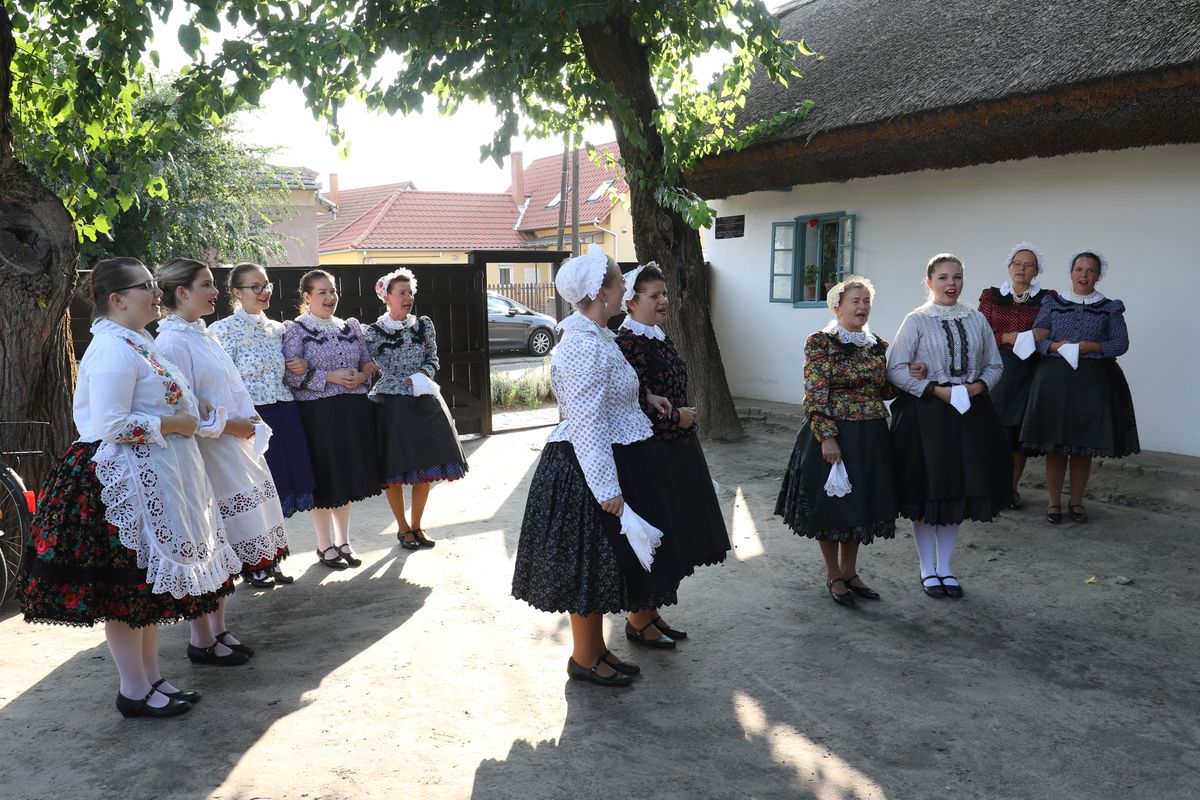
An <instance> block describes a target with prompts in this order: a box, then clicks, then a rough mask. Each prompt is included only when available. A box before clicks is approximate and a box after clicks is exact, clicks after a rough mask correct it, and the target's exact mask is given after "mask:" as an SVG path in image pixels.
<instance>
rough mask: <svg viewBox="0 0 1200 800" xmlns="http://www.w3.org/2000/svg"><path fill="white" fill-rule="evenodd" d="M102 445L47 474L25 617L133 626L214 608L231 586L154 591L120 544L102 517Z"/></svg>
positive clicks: (24, 583)
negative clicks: (98, 462) (97, 459)
mask: <svg viewBox="0 0 1200 800" xmlns="http://www.w3.org/2000/svg"><path fill="white" fill-rule="evenodd" d="M99 445H100V443H99V442H91V443H87V442H75V443H74V444H72V445H71V446H70V447H68V448H67V451H66V453H65V454H64V455H63V457H62V458H61V459H60V460H59V462H58V464H57V465H55V466H54V467H53V468H52V469H51V471H50V474H49V475H47V476H46V480H45V482H44V483H43V484H42V489H41V492H40V493H39V495H38V509H37V513H36V514H35V515H34V518H33V531H32V535H31V536H30V538H29V543H28V545H27V549H26V553H25V560H24V564H23V566H22V568H21V572H20V574H19V575H18V578H17V581H18V587H19V588H18V593H19V596H20V600H21V610H22V611H23V612H24V614H25V621H26V622H49V623H55V624H60V625H85V626H88V625H94V624H96V623H97V622H104V621H106V620H119V621H121V622H124V623H126V624H128V625H130V626H132V627H135V628H136V627H142V626H145V625H152V624H155V623H165V622H178V621H179V620H183V619H195V618H196V617H199V616H201V615H202V614H207V613H209V612H210V611H215V610H216V608H217V598H218V597H220V596H223V595H226V594H229V593H230V592H232V591H233V582H232V580H230V581H227V582H226V583H225V585H224V586H223V587H221V589H220V590H218V591H217V592H214V593H212V594H204V595H185V596H184V597H182V598H180V599H178V600H176V599H175V598H174V597H172V596H171V595H170V594H155V593H154V592H152V591H151V589H150V587H149V585H147V583H146V569H145V567H141V568H139V567H138V564H137V554H136V553H135V552H134V551H133V550H131V549H129V548H128V547H125V546H124V545H123V544H121V539H120V536H119V535H118V534H117V529H116V528H115V527H113V526H112V525H110V524H109V523H108V521H107V520H106V519H105V518H104V511H105V509H104V504H103V503H102V502H101V500H100V491H101V488H102V487H101V484H100V481H99V479H98V478H97V477H96V468H95V465H94V464H93V463H92V456H94V455H95V453H96V449H97V448H98V447H99Z"/></svg>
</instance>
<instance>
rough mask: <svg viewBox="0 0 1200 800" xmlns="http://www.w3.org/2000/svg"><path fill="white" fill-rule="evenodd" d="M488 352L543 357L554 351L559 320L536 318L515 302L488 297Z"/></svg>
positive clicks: (532, 313) (491, 295)
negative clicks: (519, 352)
mask: <svg viewBox="0 0 1200 800" xmlns="http://www.w3.org/2000/svg"><path fill="white" fill-rule="evenodd" d="M487 311H488V349H489V350H490V351H492V352H493V353H495V352H499V351H503V350H524V351H526V352H527V353H529V355H531V356H544V355H546V354H547V353H549V352H550V349H551V348H552V347H554V343H555V342H556V341H557V340H558V335H557V333H556V332H555V330H554V328H555V326H556V325H558V320H556V319H555V318H554V317H551V316H549V315H548V314H539V313H538V312H536V311H534V310H533V309H530V308H527V307H526V306H523V305H521V304H520V303H518V302H517V301H516V300H510V299H508V298H507V297H502V296H501V295H498V294H495V293H494V292H488V293H487Z"/></svg>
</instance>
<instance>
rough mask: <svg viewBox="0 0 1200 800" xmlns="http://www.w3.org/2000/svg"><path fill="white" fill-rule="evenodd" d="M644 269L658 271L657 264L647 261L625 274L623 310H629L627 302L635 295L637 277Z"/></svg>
mask: <svg viewBox="0 0 1200 800" xmlns="http://www.w3.org/2000/svg"><path fill="white" fill-rule="evenodd" d="M646 267H654V268H655V269H658V262H657V261H648V262H646V263H645V264H638V265H637V266H636V267H634V268H633V269H631V270H629V272H626V273H625V303H624V306H625V308H629V301H630V300H632V299H633V296H634V295H635V294H637V291H636V287H637V279H638V275H641V274H642V270H644V269H645V268H646Z"/></svg>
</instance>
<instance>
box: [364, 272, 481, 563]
mask: <svg viewBox="0 0 1200 800" xmlns="http://www.w3.org/2000/svg"><path fill="white" fill-rule="evenodd" d="M375 294H376V295H378V297H379V299H380V300H382V301H383V302H384V303H385V304H386V305H387V311H386V312H384V313H383V314H382V315H380V317H379V319H377V320H375V322H374V323H372V324H371V325H368V326H367V328H366V329H365V330H364V331H363V335H364V336H365V337H366V340H367V350H368V352H370V354H371V358H372V359H373V360H374V361H375V364H376V366H377V367H379V371H380V378H379V381H378V382H377V383H376V384H375V386H374V387H372V388H371V394H370V395H369V396H370V399H371V402H372V404H373V405H374V407H375V421H376V429H377V431H378V440H379V467H380V473H379V474H380V476H381V479H382V481H383V484H384V485H385V486H386V487H387V499H388V505H390V506H391V508H392V514H393V515H394V516H395V517H396V524H397V525H398V526H399V528H398V530H397V532H396V538H398V539H399V540H400V546H401V547H403V548H405V549H406V550H416V549H417V548H420V547H433V546H434V544H435V543H434V541H433V540H432V539H430V538H429V537H428V536H426V535H425V531H424V530H422V528H421V516H422V514H423V513H424V511H425V503H426V501H428V499H429V489H430V486H431V485H432V484H433V483H435V482H437V481H454V480H458V479H459V478H461V477H462V476H463V475H465V474H467V457H466V455H465V454H464V453H463V449H462V445H460V444H459V443H458V431H457V430H456V429H455V427H454V418H453V417H451V416H450V409H448V408H447V407H446V403H445V401H444V400H442V395H441V392H440V389H439V388H438V385H437V384H436V383H434V382H433V376H434V375H436V374H437V370H438V356H437V334H436V333H435V331H434V329H433V320H431V319H430V318H429V317H418V316H416V315H415V314H413V313H412V307H413V302H414V301H415V299H416V294H417V279H416V277H415V276H414V275H413V274H412V271H411V270H407V269H404V268H403V267H401V268H400V269H398V270H396V271H395V272H391V273H389V274H387V275H384V276H383V277H382V278H380V279H379V280H378V281H377V282H376V284H375ZM406 484H407V485H409V486H411V487H412V507H411V511H412V513H411V514H409V515H406V514H405V512H404V486H405V485H406Z"/></svg>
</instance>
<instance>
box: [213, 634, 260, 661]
mask: <svg viewBox="0 0 1200 800" xmlns="http://www.w3.org/2000/svg"><path fill="white" fill-rule="evenodd" d="M232 635H233V634H231V633H230V632H229V631H221V632H220V633H218V634H217V641H218V642H220V643H221V644H223V645H225V646H226V647H228V648H229V649H230V650H232V651H234V652H235V653H245V654H246V655H248V656H252V655H254V648H252V647H250V646H249V645H247V644H246V643H244V642H237V643H236V644H234V643H232V642H227V641H225V637H226V636H232Z"/></svg>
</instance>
